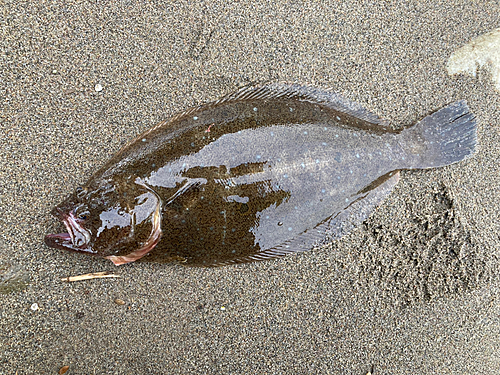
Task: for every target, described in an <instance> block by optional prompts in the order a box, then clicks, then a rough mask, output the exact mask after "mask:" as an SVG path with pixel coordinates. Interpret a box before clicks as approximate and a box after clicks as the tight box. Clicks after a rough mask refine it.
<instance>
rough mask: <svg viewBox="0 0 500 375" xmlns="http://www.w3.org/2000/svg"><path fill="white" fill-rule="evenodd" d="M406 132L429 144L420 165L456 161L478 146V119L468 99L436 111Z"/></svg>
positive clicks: (472, 151)
mask: <svg viewBox="0 0 500 375" xmlns="http://www.w3.org/2000/svg"><path fill="white" fill-rule="evenodd" d="M406 132H408V135H411V138H412V139H414V140H418V142H419V143H420V142H421V144H422V146H425V147H424V149H425V151H424V152H423V153H421V154H420V158H419V163H418V164H419V165H416V166H415V167H416V168H434V167H442V166H445V165H449V164H453V163H456V162H459V161H461V160H463V159H466V158H468V157H470V156H472V155H473V154H474V152H475V150H476V138H477V135H476V133H477V126H476V121H475V117H474V115H473V114H472V113H471V112H470V111H469V107H468V106H467V103H466V102H465V100H460V101H458V102H455V103H452V104H450V105H449V106H447V107H444V108H442V109H440V110H439V111H437V112H434V113H433V114H431V115H429V116H427V117H425V118H423V119H422V120H421V121H420V122H418V123H417V124H416V125H414V126H412V127H411V128H409V129H406Z"/></svg>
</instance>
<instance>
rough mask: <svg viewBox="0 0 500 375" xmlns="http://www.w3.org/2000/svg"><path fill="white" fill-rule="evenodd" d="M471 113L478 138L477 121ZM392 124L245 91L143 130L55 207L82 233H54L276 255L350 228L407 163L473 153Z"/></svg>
mask: <svg viewBox="0 0 500 375" xmlns="http://www.w3.org/2000/svg"><path fill="white" fill-rule="evenodd" d="M464 105H465V104H463V105H462V104H457V106H458V107H457V108H455V107H454V108H455V109H453V110H454V111H455V112H457V111H458V112H457V113H456V114H455V112H453V113H454V115H455V117H457V116H459V115H460V116H464V115H463V114H464V113H466V114H467V113H468V112H467V111H466V106H465V107H463V106H464ZM450 108H451V107H450ZM450 113H451V112H450ZM448 114H449V113H446V115H447V116H448ZM441 117H443V116H441ZM445 117H446V116H445ZM448 117H449V116H448ZM429 118H430V117H429ZM443 118H444V117H443ZM457 118H461V117H457ZM424 120H425V119H424ZM433 121H434V122H436V121H437V118H432V119H431V120H430V122H431V124H430V125H434V124H433V123H432V122H433ZM439 121H442V119H441V118H440V119H439ZM447 121H448V120H447ZM460 121H462V122H464V123H465V124H466V125H467V126H468V127H469V128H470V129H473V130H474V137H475V125H474V124H472V120H471V119H470V118H465V119H464V118H462V120H460ZM380 122H381V121H380V120H378V119H377V118H376V117H375V116H374V115H372V114H370V113H368V112H367V111H365V110H363V109H362V108H361V107H359V106H358V105H356V104H353V103H350V102H348V101H346V100H345V99H342V98H341V97H339V96H336V95H335V94H330V93H328V92H324V91H321V90H317V89H312V88H305V87H301V86H286V85H269V86H264V87H261V88H251V89H245V90H243V91H241V92H239V93H237V94H235V95H233V96H232V97H228V98H226V99H223V100H222V101H219V102H215V103H211V104H207V105H204V106H201V107H199V108H196V109H193V110H190V111H187V112H185V113H183V114H180V115H178V116H176V117H174V118H173V119H171V120H169V121H167V122H164V123H161V124H159V125H157V126H156V127H154V128H153V129H151V130H149V131H147V132H145V133H143V134H142V135H140V136H139V137H137V138H136V139H135V140H134V141H133V142H132V143H130V144H129V145H128V146H126V147H125V148H123V149H122V150H121V151H120V152H119V153H118V154H116V155H115V156H114V157H113V158H112V159H111V160H110V161H108V162H107V163H106V164H105V165H104V166H103V167H102V168H101V169H100V170H99V171H98V172H96V173H95V174H94V176H93V177H92V178H91V179H90V180H89V181H88V182H87V183H86V184H85V185H84V186H82V187H81V188H79V189H78V190H77V192H75V193H74V194H73V195H71V196H70V197H69V198H68V199H67V200H66V201H65V202H63V203H62V204H61V205H59V206H58V207H56V208H55V209H54V214H55V215H56V216H57V217H59V218H60V219H61V220H63V222H65V224H66V227H67V228H68V232H70V235H69V234H56V235H48V236H47V237H46V243H47V244H48V245H49V246H51V247H57V248H63V249H68V250H73V251H78V252H86V253H89V254H93V255H97V256H101V257H107V258H108V259H110V260H112V261H113V262H114V263H115V264H124V263H128V262H131V261H134V260H137V259H141V258H142V260H145V261H156V262H170V261H180V262H181V263H184V264H190V265H202V266H203V265H205V266H213V265H223V264H229V263H237V262H247V261H252V260H258V259H266V258H272V257H276V256H281V255H284V254H286V253H289V252H295V251H303V250H306V249H308V248H310V247H311V246H312V245H314V244H317V243H319V242H321V241H322V240H324V239H325V238H327V237H328V236H330V237H339V236H340V235H342V234H344V232H345V230H342V228H340V227H341V226H343V227H344V228H345V227H347V226H346V225H345V224H346V223H347V222H349V223H351V224H352V225H353V226H355V225H356V224H357V223H359V221H360V220H363V219H364V218H366V217H367V215H369V213H370V212H371V211H372V210H373V209H374V208H375V207H376V206H377V205H378V204H379V203H380V202H381V200H382V199H383V198H384V197H385V196H386V195H387V194H388V193H389V192H390V190H391V189H392V186H393V185H394V184H395V183H396V182H397V171H398V170H400V169H410V168H427V167H434V166H439V165H446V164H450V163H452V162H455V161H458V160H461V159H463V158H464V157H465V156H467V155H469V154H471V153H472V152H473V144H472V143H471V142H472V141H470V140H469V143H467V147H466V148H465V149H464V150H463V151H464V152H461V153H458V154H457V155H454V156H453V157H452V158H449V159H450V160H447V159H443V157H442V155H441V150H438V151H436V149H435V148H436V147H435V145H434V143H435V142H429V141H428V140H427V139H426V137H427V130H425V132H423V130H422V129H423V126H422V129H417V130H418V131H415V130H411V129H407V130H405V131H403V132H401V133H399V132H395V131H392V130H390V129H389V128H387V127H385V126H383V125H382V124H381V123H380ZM422 122H424V121H422ZM428 122H429V121H428ZM471 124H472V125H471ZM424 125H425V126H427V127H428V125H426V124H424ZM415 128H418V127H415ZM470 129H469V130H470ZM469 132H472V130H470V131H469ZM424 133H425V134H424ZM431 133H432V134H431V136H430V138H429V139H434V138H433V137H434V136H435V134H434V133H433V132H431ZM457 134H458V135H460V136H461V132H457ZM436 143H437V142H436ZM448 143H449V142H448ZM473 143H474V144H475V138H474V139H473Z"/></svg>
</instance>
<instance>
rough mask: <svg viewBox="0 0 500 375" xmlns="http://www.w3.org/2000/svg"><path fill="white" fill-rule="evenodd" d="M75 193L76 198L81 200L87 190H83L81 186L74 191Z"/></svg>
mask: <svg viewBox="0 0 500 375" xmlns="http://www.w3.org/2000/svg"><path fill="white" fill-rule="evenodd" d="M75 191H76V196H77V197H78V198H81V197H83V196H84V195H85V193H86V192H87V189H85V188H84V187H82V186H78V187H77V188H76V189H75Z"/></svg>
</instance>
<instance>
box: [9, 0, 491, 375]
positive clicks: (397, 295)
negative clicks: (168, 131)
mask: <svg viewBox="0 0 500 375" xmlns="http://www.w3.org/2000/svg"><path fill="white" fill-rule="evenodd" d="M37 3H41V4H38V5H37ZM378 3H380V4H378ZM381 3H382V2H373V1H356V2H345V3H344V4H340V5H339V2H331V3H326V2H325V3H322V4H317V3H316V2H314V5H313V4H307V5H303V4H302V2H293V3H289V2H285V1H278V2H275V3H273V5H272V6H270V5H267V2H257V3H253V4H252V5H248V4H246V3H244V2H243V3H242V2H235V3H233V4H231V5H227V4H225V2H219V1H209V2H179V3H177V4H176V5H167V3H165V2H148V3H147V4H146V2H142V1H137V2H135V1H122V2H120V3H117V4H114V5H108V6H104V5H96V4H90V3H86V2H82V3H80V2H72V1H70V2H52V3H51V2H19V1H4V2H2V3H1V4H0V11H1V13H0V14H1V16H0V26H1V27H0V30H1V31H2V36H1V38H0V97H1V100H0V126H1V128H2V131H1V133H0V137H1V139H0V144H1V147H2V148H1V149H2V152H1V153H0V176H1V179H0V185H1V190H0V266H2V267H3V268H2V267H0V277H1V278H2V279H1V280H5V279H7V278H8V277H10V276H8V275H7V274H8V273H9V272H10V274H9V275H14V276H15V275H17V276H21V277H20V279H18V280H17V283H11V284H8V285H5V283H3V284H1V283H0V292H1V293H2V294H0V373H2V374H16V373H17V374H19V375H22V374H56V373H57V372H58V371H59V369H60V368H61V367H63V366H65V365H67V366H69V370H68V372H67V374H69V375H73V374H138V373H141V374H146V373H147V374H167V373H168V374H191V373H192V374H219V373H220V374H241V373H247V374H309V373H316V374H360V375H361V374H362V375H365V374H367V373H368V372H369V371H371V370H373V374H495V373H499V372H500V355H499V353H500V340H499V339H498V338H499V337H500V298H499V297H500V292H499V286H500V279H499V277H498V275H499V268H500V267H499V265H500V259H499V255H500V250H499V249H500V200H499V199H498V198H499V196H500V174H499V173H498V170H499V166H500V110H499V108H500V106H499V104H500V93H499V92H498V91H495V88H494V84H493V83H492V81H491V79H490V77H489V73H488V72H487V71H486V70H485V69H481V70H480V71H479V74H478V76H477V77H470V76H464V75H457V76H453V77H449V76H448V75H447V73H446V69H445V67H446V61H447V59H448V57H449V56H450V55H451V54H452V52H453V51H455V50H456V49H458V48H460V47H461V46H463V45H464V44H465V43H467V42H468V41H470V40H471V39H472V38H475V37H477V36H479V35H481V34H483V33H485V32H488V31H490V30H493V29H494V28H496V27H498V25H499V21H500V16H499V14H500V6H499V4H498V2H496V1H484V2H470V1H454V2H452V3H451V2H449V1H429V0H428V1H412V2H410V4H407V5H396V4H393V5H386V4H385V5H382V4H381ZM267 81H272V82H274V81H282V82H298V83H301V84H309V85H315V86H318V87H324V88H332V89H333V90H335V91H338V92H340V93H341V94H343V95H345V96H346V97H348V98H349V99H351V100H354V101H357V102H359V103H361V104H362V105H364V106H365V107H367V108H368V109H370V110H371V111H373V112H375V113H377V114H378V115H379V116H381V117H384V118H387V119H388V120H389V121H390V124H391V126H393V127H395V128H401V127H402V126H407V125H410V124H412V123H414V122H416V121H417V120H419V119H421V118H422V117H424V116H425V115H427V114H429V113H431V112H432V111H434V110H436V109H439V108H440V107H443V106H445V105H446V104H448V103H450V102H452V101H455V100H459V99H466V100H467V102H468V104H469V106H470V108H471V110H472V111H473V112H474V113H475V114H476V116H477V121H478V127H479V129H478V142H479V147H478V153H477V155H476V156H475V157H474V158H472V159H469V160H467V161H465V162H463V163H459V164H456V165H453V166H449V167H445V168H440V169H436V170H427V171H407V172H404V173H403V174H402V179H401V181H400V183H399V184H398V186H397V187H396V189H395V190H394V191H393V193H392V194H391V195H390V197H389V198H388V199H387V200H386V201H385V203H384V204H383V205H382V206H381V207H380V209H379V210H378V211H376V212H375V213H374V214H373V215H372V216H371V217H370V218H369V219H368V220H367V221H365V222H364V223H363V224H362V225H361V226H360V227H359V228H358V229H357V230H356V231H354V232H353V233H351V234H350V235H348V236H346V237H344V238H343V239H341V240H340V241H337V242H335V243H332V244H331V245H329V246H326V247H323V248H319V249H314V250H312V251H309V252H305V253H302V254H298V255H295V256H289V257H286V258H283V259H279V260H274V261H267V262H260V263H254V264H245V265H238V266H229V267H223V268H218V269H202V268H187V267H183V266H180V265H162V264H149V263H136V264H130V265H125V266H120V267H114V266H113V265H112V264H111V263H110V262H109V261H107V260H100V259H93V258H90V257H86V256H81V255H75V254H70V253H66V252H63V251H58V250H54V249H49V248H47V247H45V245H44V244H43V236H44V235H45V234H46V233H50V232H54V231H58V230H60V229H61V227H60V224H59V223H57V222H56V220H55V219H54V218H52V217H51V216H50V215H49V211H50V209H51V208H52V207H53V206H54V205H55V204H57V203H58V202H59V201H60V200H61V199H63V198H64V197H65V196H66V194H68V193H69V192H70V191H72V190H73V189H74V188H75V187H76V186H78V184H80V183H82V182H84V181H85V180H86V179H87V178H88V177H89V176H90V175H91V174H92V172H93V171H95V170H96V169H97V168H98V167H99V166H100V165H102V163H103V162H104V161H105V160H107V159H108V158H109V157H110V156H111V155H112V154H113V153H114V152H116V151H117V150H118V149H119V148H120V147H121V146H122V145H124V144H125V143H126V142H127V141H129V140H130V139H132V138H133V137H134V136H135V135H137V134H138V133H139V132H141V131H143V130H146V129H148V128H149V127H151V126H153V125H154V124H156V123H157V122H158V121H160V120H163V119H165V118H167V117H168V116H170V115H171V114H174V113H175V112H178V111H181V110H183V109H186V108H188V107H190V106H193V105H196V104H200V103H203V102H207V101H211V100H215V99H217V98H219V97H220V96H222V95H224V94H227V93H230V92H233V91H235V90H236V89H237V88H239V87H241V86H244V85H246V84H250V83H252V82H267ZM97 84H99V85H101V86H102V90H101V91H96V85H97ZM100 271H111V272H113V273H115V274H118V275H120V276H121V278H117V279H101V280H89V281H82V282H76V283H67V282H62V281H61V278H62V277H66V276H72V275H79V274H85V273H89V272H100ZM1 280H0V281H1ZM117 299H119V300H122V301H123V302H124V304H121V303H117V302H116V301H115V300H117ZM118 302H119V301H118ZM34 304H36V305H34Z"/></svg>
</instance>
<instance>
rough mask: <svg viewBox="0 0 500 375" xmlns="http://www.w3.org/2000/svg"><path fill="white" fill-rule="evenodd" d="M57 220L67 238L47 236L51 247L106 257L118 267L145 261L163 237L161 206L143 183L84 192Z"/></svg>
mask: <svg viewBox="0 0 500 375" xmlns="http://www.w3.org/2000/svg"><path fill="white" fill-rule="evenodd" d="M52 214H53V215H54V216H55V217H56V218H58V219H59V220H61V221H62V222H63V224H64V226H65V227H66V230H67V232H66V233H58V234H49V235H47V236H46V237H45V243H46V244H47V245H48V246H50V247H53V248H59V249H65V250H71V251H75V252H79V253H86V254H90V255H95V256H99V257H104V258H107V259H109V260H111V261H112V262H113V263H114V264H115V265H120V264H125V263H129V262H133V261H134V260H137V259H139V258H141V257H143V256H144V255H146V254H147V253H148V252H149V251H150V250H152V249H153V248H154V247H155V246H156V244H157V243H158V242H159V240H160V237H161V200H160V198H159V197H158V195H157V194H156V193H155V192H154V191H153V190H152V189H150V188H149V187H147V186H146V185H144V184H142V183H140V182H139V181H136V182H134V183H127V184H117V183H113V182H112V181H100V182H97V183H96V182H93V183H91V184H89V185H87V186H83V187H79V188H77V189H76V191H75V192H74V193H73V194H71V195H70V196H69V197H68V198H67V199H66V200H65V201H63V202H62V203H61V204H59V205H58V206H56V207H55V208H54V209H53V210H52Z"/></svg>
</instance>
